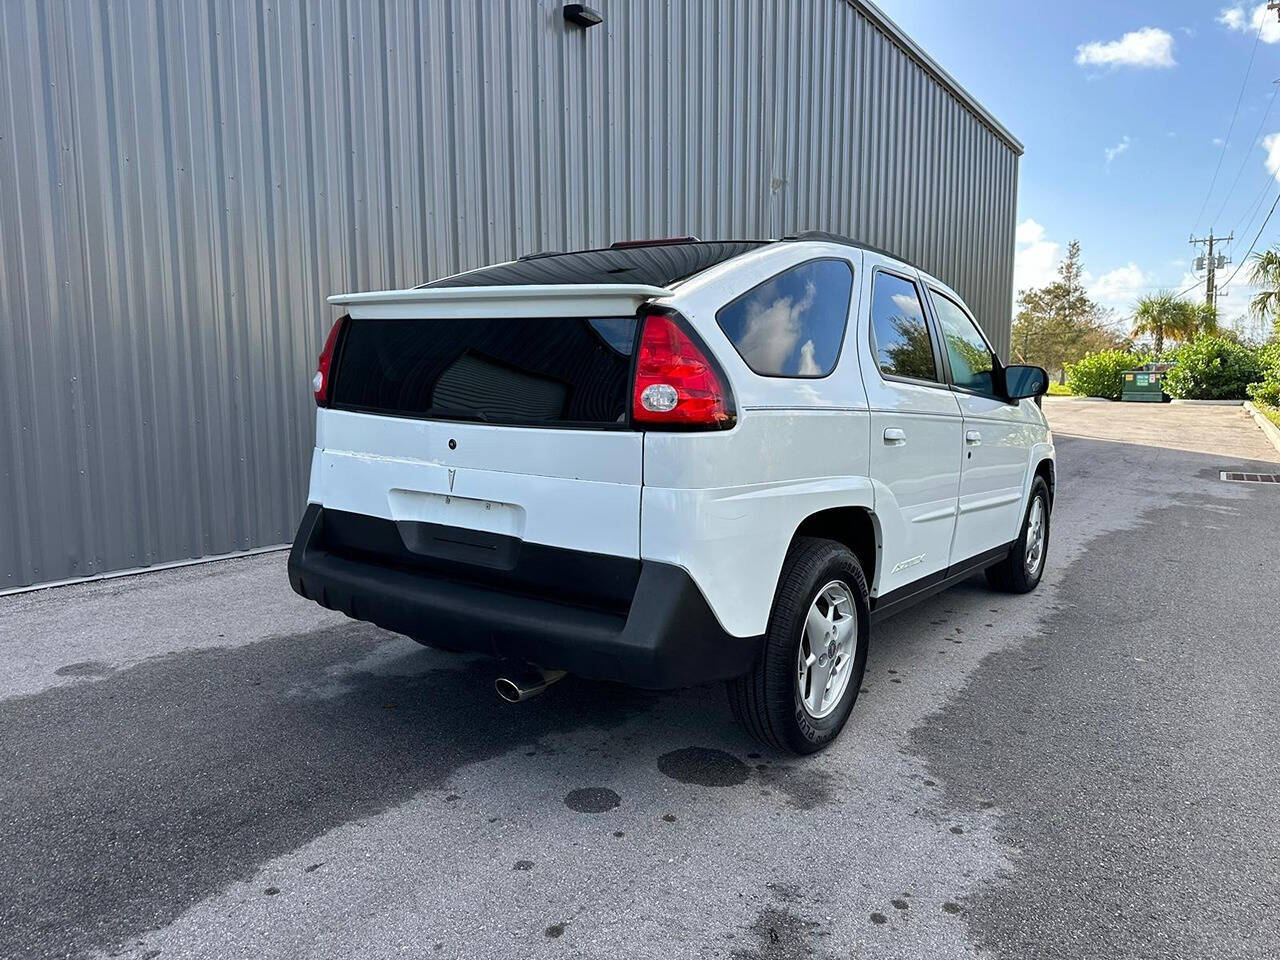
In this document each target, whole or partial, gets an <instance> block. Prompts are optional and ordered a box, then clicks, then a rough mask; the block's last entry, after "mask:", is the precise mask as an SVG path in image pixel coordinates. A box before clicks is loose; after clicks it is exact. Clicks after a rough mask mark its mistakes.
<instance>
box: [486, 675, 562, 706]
mask: <svg viewBox="0 0 1280 960" xmlns="http://www.w3.org/2000/svg"><path fill="white" fill-rule="evenodd" d="M563 676H564V671H563V670H542V669H540V668H538V667H529V668H522V669H516V670H511V671H509V673H508V674H506V675H504V676H500V677H498V678H497V679H496V680H494V681H493V689H494V690H496V691H498V696H500V697H501V698H502V699H503V700H505V701H507V703H521V702H522V701H525V700H528V699H529V698H530V697H536V696H537V695H538V694H540V693H541V692H542V691H543V690H545V689H547V687H549V686H551V685H552V684H553V683H555V682H556V681H557V680H559V679H560V678H561V677H563Z"/></svg>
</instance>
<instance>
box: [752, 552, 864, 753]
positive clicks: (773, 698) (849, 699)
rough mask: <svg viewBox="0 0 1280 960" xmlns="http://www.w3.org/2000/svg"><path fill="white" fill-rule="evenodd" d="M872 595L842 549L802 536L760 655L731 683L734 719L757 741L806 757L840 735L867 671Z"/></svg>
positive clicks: (859, 568)
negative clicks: (744, 673)
mask: <svg viewBox="0 0 1280 960" xmlns="http://www.w3.org/2000/svg"><path fill="white" fill-rule="evenodd" d="M867 596H868V594H867V581H866V577H865V576H864V575H863V572H862V566H861V564H859V563H858V559H857V557H855V556H854V555H853V553H852V551H850V550H849V548H848V547H846V546H844V544H841V543H837V542H836V541H834V540H823V539H818V538H814V537H799V538H797V539H796V541H795V542H794V543H793V544H792V545H791V549H790V550H789V551H788V552H787V557H786V560H785V561H784V562H783V565H782V576H781V577H780V579H779V582H778V590H777V593H776V594H775V596H774V601H773V610H772V611H771V612H770V614H769V626H768V630H767V632H766V634H765V639H764V645H763V647H762V649H761V652H760V656H759V657H758V658H757V660H756V664H755V666H754V667H753V668H752V670H751V672H750V673H748V674H747V675H746V676H743V677H738V678H736V679H734V680H730V681H729V683H728V687H729V704H730V706H731V708H732V710H733V714H734V716H735V717H736V718H737V720H738V722H739V723H741V724H742V725H743V726H744V727H746V729H747V730H748V731H749V732H750V733H751V734H752V736H754V737H755V738H756V739H757V740H760V741H762V742H763V743H765V744H768V745H769V746H773V747H777V748H779V749H782V750H789V751H791V752H793V753H797V754H808V753H815V752H816V751H818V750H821V749H822V748H824V747H826V746H827V745H829V744H830V743H831V742H832V741H833V740H835V738H836V737H837V736H838V735H839V733H840V731H841V729H843V727H844V725H845V722H846V721H847V720H848V719H849V714H850V712H851V711H852V710H853V704H854V701H856V700H857V699H858V690H859V688H860V687H861V685H862V674H863V671H864V670H865V669H866V664H867V647H868V643H869V641H870V625H871V617H870V604H869V603H868V599H867ZM811 612H813V613H815V619H813V620H812V622H811V621H810V614H811ZM849 631H852V638H851V639H850V634H849ZM815 652H816V654H817V655H816V656H815ZM824 658H825V659H824ZM806 663H807V664H808V665H807V666H806ZM824 669H825V671H826V672H825V673H824V672H823V671H824ZM824 679H825V681H826V686H825V687H823V686H821V684H822V683H823V680H824ZM837 685H838V688H837Z"/></svg>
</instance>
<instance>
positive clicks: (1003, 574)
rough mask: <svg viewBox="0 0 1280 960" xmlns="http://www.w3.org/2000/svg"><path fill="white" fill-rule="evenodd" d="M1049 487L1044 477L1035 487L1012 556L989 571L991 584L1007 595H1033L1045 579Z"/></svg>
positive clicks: (1038, 478) (1028, 501)
mask: <svg viewBox="0 0 1280 960" xmlns="http://www.w3.org/2000/svg"><path fill="white" fill-rule="evenodd" d="M1049 504H1050V501H1049V486H1048V484H1046V483H1045V482H1044V477H1039V476H1038V477H1036V478H1035V480H1034V481H1033V482H1032V484H1031V496H1030V498H1029V499H1028V500H1027V512H1026V514H1025V515H1024V517H1023V520H1022V532H1021V534H1019V536H1018V539H1017V540H1016V541H1015V542H1014V544H1013V549H1011V550H1010V551H1009V556H1007V557H1005V558H1004V559H1003V560H1001V561H1000V562H999V563H997V564H995V565H994V566H991V567H988V568H987V582H988V583H989V584H991V586H993V587H995V588H996V589H997V590H1003V591H1005V592H1006V593H1030V592H1031V591H1032V590H1034V589H1035V588H1036V587H1037V586H1038V585H1039V584H1040V578H1041V577H1042V576H1044V562H1045V559H1046V558H1047V557H1048V555H1049Z"/></svg>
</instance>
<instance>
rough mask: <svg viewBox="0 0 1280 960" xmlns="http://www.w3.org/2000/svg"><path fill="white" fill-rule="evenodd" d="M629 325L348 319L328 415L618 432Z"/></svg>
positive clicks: (589, 320) (612, 321)
mask: <svg viewBox="0 0 1280 960" xmlns="http://www.w3.org/2000/svg"><path fill="white" fill-rule="evenodd" d="M635 331H636V318H635V317H634V316H631V317H563V318H547V317H538V318H530V319H519V318H506V317H504V318H496V319H487V320H486V319H456V320H450V319H444V320H399V319H350V320H348V321H347V324H346V331H345V333H344V336H343V341H342V344H341V346H340V349H339V353H338V357H337V358H336V360H337V375H336V376H335V378H334V382H333V390H334V396H333V406H334V407H335V408H337V409H341V410H351V411H356V412H364V413H379V414H385V415H389V416H399V417H417V418H424V419H431V420H472V421H478V422H482V423H500V424H505V425H512V426H520V425H528V426H542V427H546V426H594V427H625V426H626V422H627V407H628V400H629V394H630V371H631V352H632V348H633V345H634V342H635Z"/></svg>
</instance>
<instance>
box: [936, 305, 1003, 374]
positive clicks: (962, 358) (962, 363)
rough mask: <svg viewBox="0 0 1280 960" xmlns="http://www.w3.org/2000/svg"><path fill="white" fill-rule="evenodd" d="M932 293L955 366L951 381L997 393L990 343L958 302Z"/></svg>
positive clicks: (949, 356)
mask: <svg viewBox="0 0 1280 960" xmlns="http://www.w3.org/2000/svg"><path fill="white" fill-rule="evenodd" d="M930 293H931V294H932V297H933V311H934V313H935V314H936V315H937V317H938V326H939V327H941V328H942V340H943V343H944V344H945V345H946V348H947V360H948V361H950V363H951V382H952V383H954V384H955V385H956V386H957V387H963V388H964V389H965V390H973V391H976V392H977V393H993V392H994V390H995V387H994V385H993V383H992V381H991V376H992V374H991V371H992V370H993V369H994V368H995V358H994V357H992V355H991V348H990V347H988V346H987V341H986V340H985V339H983V336H982V334H981V332H979V330H978V328H977V326H976V325H975V324H974V322H973V321H972V320H970V319H969V315H968V314H967V313H965V312H964V310H963V308H961V306H960V305H959V304H958V303H955V302H954V301H953V300H951V298H950V297H946V296H944V295H943V294H941V293H938V291H937V290H930Z"/></svg>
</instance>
